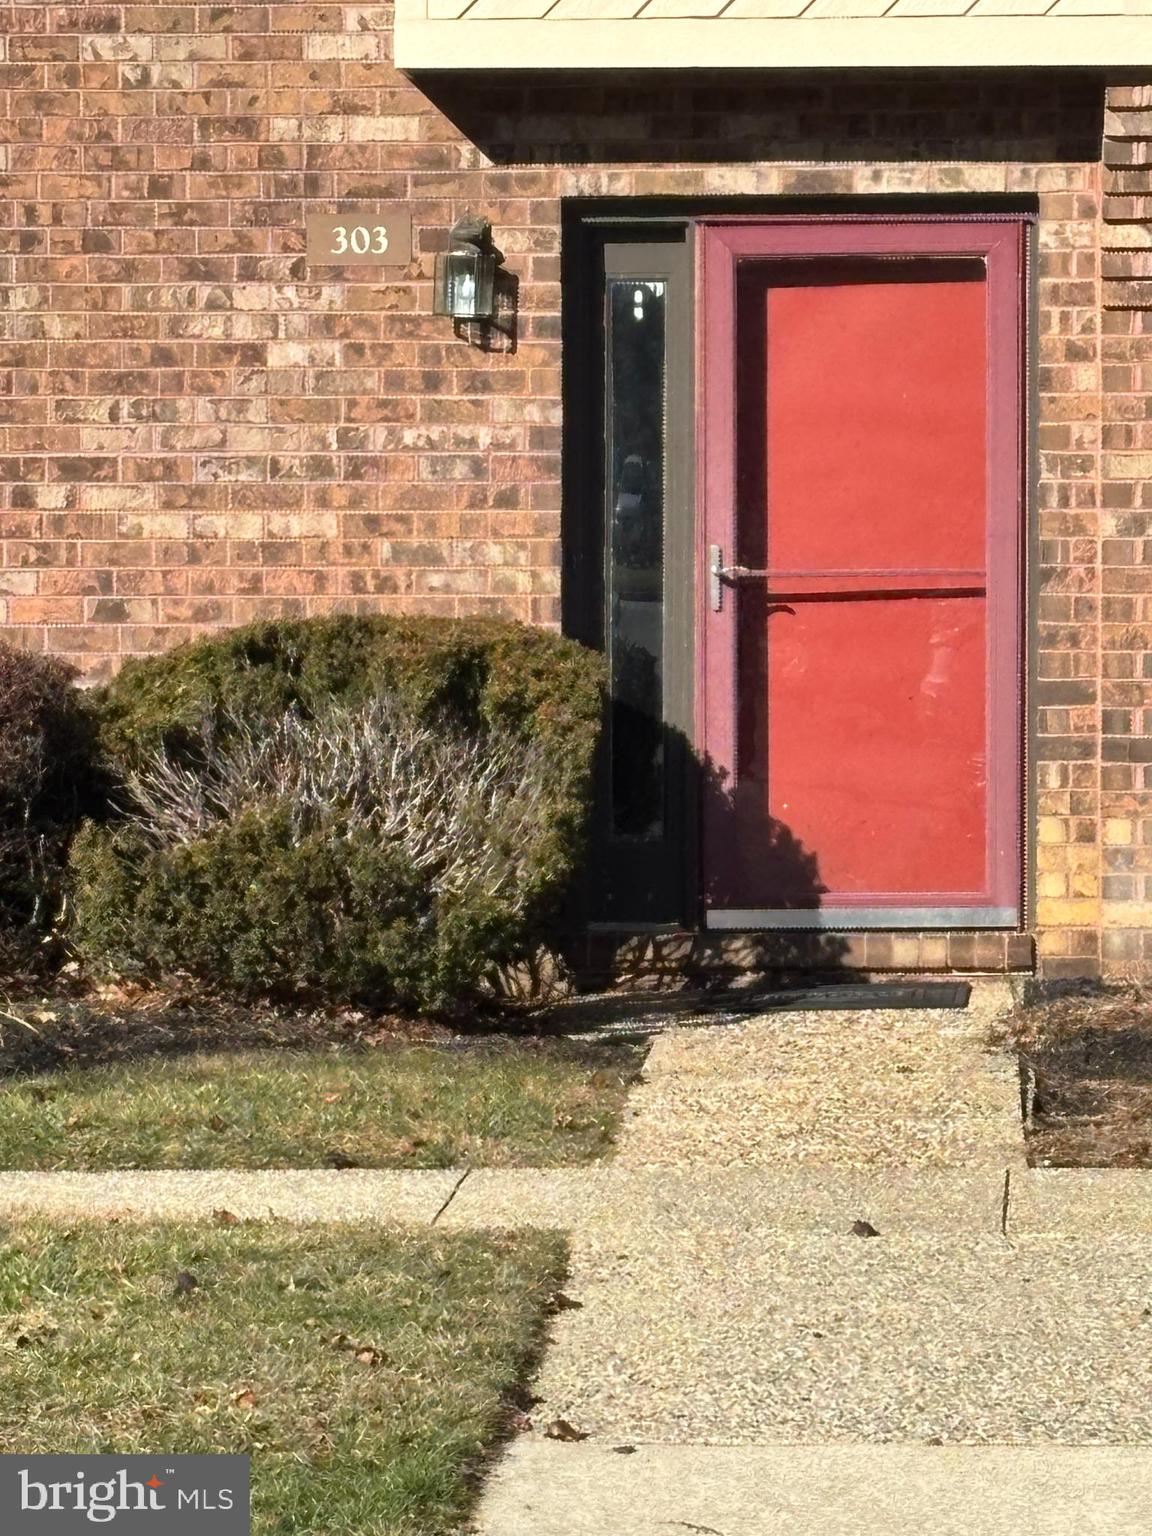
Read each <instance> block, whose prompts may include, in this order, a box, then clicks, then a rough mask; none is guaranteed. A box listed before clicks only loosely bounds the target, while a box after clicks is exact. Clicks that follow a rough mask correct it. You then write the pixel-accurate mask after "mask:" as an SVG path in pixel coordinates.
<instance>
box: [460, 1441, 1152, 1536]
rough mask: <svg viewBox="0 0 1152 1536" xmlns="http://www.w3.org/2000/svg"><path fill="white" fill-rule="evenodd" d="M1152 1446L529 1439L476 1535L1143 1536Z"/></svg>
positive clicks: (513, 1457) (1150, 1495)
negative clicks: (623, 1445)
mask: <svg viewBox="0 0 1152 1536" xmlns="http://www.w3.org/2000/svg"><path fill="white" fill-rule="evenodd" d="M1148 1465H1149V1458H1148V1452H1147V1450H1146V1449H1142V1448H1141V1449H1134V1448H1130V1449H1107V1450H1071V1449H1062V1450H1060V1451H1059V1452H1057V1453H1054V1452H1052V1451H1049V1450H1043V1449H1036V1450H1026V1449H1016V1448H1011V1447H987V1448H984V1447H981V1448H969V1447H961V1446H944V1447H928V1448H924V1447H920V1446H905V1445H883V1446H879V1445H877V1446H873V1445H869V1446H811V1445H807V1446H788V1447H763V1446H738V1447H736V1446H726V1447H715V1446H713V1447H708V1448H707V1449H703V1450H702V1449H700V1448H698V1447H694V1446H674V1447H667V1446H654V1445H645V1446H639V1447H636V1448H635V1449H634V1450H633V1451H631V1452H627V1451H626V1450H625V1451H623V1452H622V1451H621V1450H614V1449H613V1448H611V1447H608V1446H599V1445H590V1444H588V1445H555V1444H553V1443H552V1442H550V1441H535V1440H532V1439H528V1438H525V1439H521V1440H520V1441H518V1442H517V1444H516V1445H515V1446H514V1447H513V1449H512V1451H511V1452H510V1453H509V1455H508V1457H507V1458H506V1460H505V1461H504V1464H503V1465H502V1467H501V1468H500V1469H499V1471H498V1472H497V1473H496V1476H495V1477H494V1478H493V1480H492V1483H491V1485H490V1488H489V1493H488V1496H487V1498H486V1500H485V1503H484V1512H483V1516H482V1519H481V1521H480V1524H479V1531H480V1533H481V1536H692V1533H696V1536H1147V1533H1148V1531H1149V1530H1152V1477H1149V1475H1148Z"/></svg>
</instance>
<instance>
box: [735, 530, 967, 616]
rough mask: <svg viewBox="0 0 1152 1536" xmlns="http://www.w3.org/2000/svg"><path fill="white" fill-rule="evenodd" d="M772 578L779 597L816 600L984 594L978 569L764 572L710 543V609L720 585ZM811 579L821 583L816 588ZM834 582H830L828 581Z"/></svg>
mask: <svg viewBox="0 0 1152 1536" xmlns="http://www.w3.org/2000/svg"><path fill="white" fill-rule="evenodd" d="M769 577H774V578H775V585H776V586H777V588H778V590H777V591H776V592H775V593H774V594H770V595H771V596H775V598H776V599H777V600H778V601H780V602H785V601H787V602H797V601H808V602H816V601H820V600H823V599H827V598H830V597H840V598H845V597H856V598H864V597H884V598H896V597H984V596H985V595H986V593H987V577H986V575H985V573H984V572H983V571H979V570H910V569H909V570H895V569H887V570H882V571H865V570H853V571H763V570H757V569H756V568H755V567H754V566H750V565H725V564H724V551H723V549H722V548H721V547H720V545H719V544H710V545H709V546H708V599H709V603H710V605H711V608H712V612H713V613H719V612H720V611H721V608H722V607H723V603H724V586H725V584H727V585H729V586H735V585H737V583H739V582H741V581H758V580H759V581H764V580H766V579H767V578H769ZM813 582H819V583H822V585H821V586H818V587H814V586H813V585H811V583H813ZM830 582H831V583H833V585H832V586H831V587H830V586H829V585H828V583H830Z"/></svg>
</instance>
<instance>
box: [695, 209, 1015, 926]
mask: <svg viewBox="0 0 1152 1536" xmlns="http://www.w3.org/2000/svg"><path fill="white" fill-rule="evenodd" d="M1024 233H1025V232H1024V226H1023V224H1022V223H1021V222H1019V221H1013V220H1005V221H1003V222H999V221H980V222H967V221H959V220H957V221H940V222H929V221H915V220H913V221H906V222H903V223H901V222H888V223H879V222H877V223H873V222H871V221H867V220H862V221H859V222H846V221H845V222H832V221H828V222H825V221H819V220H807V221H803V220H801V221H792V222H789V221H781V222H779V223H744V224H734V223H733V224H720V225H713V226H707V227H705V229H704V231H703V245H704V255H703V259H704V276H703V285H704V303H703V306H702V314H703V323H704V335H703V338H702V342H703V347H702V356H703V375H702V387H703V404H702V413H703V421H702V440H703V449H704V466H703V481H702V485H703V504H704V505H703V520H702V521H703V540H702V542H703V545H704V547H703V549H702V550H701V551H700V554H701V560H702V564H703V566H704V569H705V579H704V580H703V582H702V583H701V586H702V602H701V605H700V607H701V616H700V646H699V653H700V666H701V671H702V676H701V685H702V686H701V716H702V718H701V726H702V731H703V741H704V747H705V755H706V759H707V766H706V772H705V781H706V782H705V806H704V890H705V907H706V913H707V921H708V924H709V926H711V927H717V928H758V927H778V928H799V927H842V928H901V927H908V928H910V927H916V928H920V927H934V926H935V927H990V926H1001V927H1004V926H1014V925H1015V924H1016V923H1017V922H1018V920H1019V915H1020V912H1019V899H1020V889H1021V869H1020V836H1019V828H1020V802H1019V780H1020V771H1019V754H1020V746H1019V736H1020V731H1019V721H1020V688H1021V676H1022V668H1021V652H1020V641H1019V627H1020V626H1019V623H1018V606H1019V564H1020V553H1019V551H1020V528H1021V503H1022V485H1023V473H1022V455H1023V449H1022V431H1021V411H1022V406H1021V396H1022V389H1021V381H1022V372H1023V364H1022V359H1023V346H1022V324H1023V321H1022V314H1023V306H1022V292H1023V283H1022V265H1023V262H1022V253H1023V248H1024Z"/></svg>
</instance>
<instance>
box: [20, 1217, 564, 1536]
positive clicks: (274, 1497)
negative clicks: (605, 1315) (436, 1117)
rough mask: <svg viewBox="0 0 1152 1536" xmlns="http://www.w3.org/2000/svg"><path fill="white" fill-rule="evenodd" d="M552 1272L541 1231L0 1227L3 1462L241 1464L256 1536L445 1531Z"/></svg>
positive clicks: (517, 1370)
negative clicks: (96, 1458) (83, 1459)
mask: <svg viewBox="0 0 1152 1536" xmlns="http://www.w3.org/2000/svg"><path fill="white" fill-rule="evenodd" d="M563 1271H564V1252H563V1243H562V1241H561V1239H560V1238H559V1237H558V1236H556V1235H555V1234H550V1233H523V1234H498V1235H484V1236H481V1235H475V1234H468V1233H462V1234H449V1233H438V1232H430V1231H426V1230H425V1231H421V1232H404V1233H398V1232H396V1231H389V1230H383V1229H381V1228H378V1227H366V1226H361V1227H349V1226H325V1227H323V1228H319V1227H289V1226H271V1225H267V1224H264V1223H258V1222H241V1223H238V1224H236V1225H229V1226H212V1225H207V1224H191V1225H187V1224H159V1225H149V1226H135V1225H130V1224H123V1225H115V1226H109V1225H107V1224H97V1223H88V1222H84V1223H76V1224H74V1225H73V1226H71V1227H68V1228H61V1227H59V1226H52V1225H49V1224H46V1223H37V1222H27V1223H25V1222H21V1223H19V1224H17V1225H11V1226H8V1227H6V1228H3V1229H0V1358H2V1364H0V1452H5V1453H8V1452H19V1453H25V1454H28V1453H34V1452H39V1451H71V1452H84V1451H91V1452H112V1453H120V1454H125V1453H129V1452H137V1451H138V1452H145V1451H146V1452H163V1451H174V1452H241V1453H247V1454H249V1455H251V1457H252V1489H253V1513H254V1520H253V1530H254V1531H255V1532H258V1533H262V1536H269V1533H273V1532H275V1533H289V1532H292V1533H300V1536H304V1533H307V1536H322V1533H324V1536H446V1533H448V1532H455V1531H457V1530H458V1529H459V1527H460V1522H461V1521H462V1520H463V1519H464V1518H465V1516H466V1514H467V1512H468V1509H469V1506H470V1504H471V1502H472V1498H473V1495H474V1492H475V1484H476V1480H477V1474H478V1472H479V1470H480V1469H481V1468H482V1466H483V1464H484V1462H485V1458H486V1456H487V1455H488V1454H489V1452H490V1451H491V1450H492V1448H493V1447H494V1446H495V1445H496V1444H497V1443H498V1442H499V1441H500V1439H501V1438H502V1437H503V1436H505V1435H506V1434H507V1433H508V1431H509V1426H510V1424H511V1422H512V1418H513V1413H514V1409H513V1407H512V1401H513V1399H514V1398H516V1397H518V1396H521V1395H522V1392H523V1385H522V1384H523V1382H524V1380H525V1377H526V1373H528V1372H530V1370H531V1368H532V1366H533V1363H534V1360H535V1357H536V1355H537V1353H538V1351H539V1349H540V1347H541V1343H542V1339H543V1335H544V1329H545V1324H546V1318H547V1317H548V1315H549V1314H550V1311H551V1310H552V1309H553V1298H554V1297H555V1295H556V1292H557V1288H558V1286H559V1283H560V1281H561V1279H562V1275H563ZM178 1277H183V1278H182V1280H181V1281H180V1283H178ZM192 1282H194V1284H193V1283H192ZM517 1389H519V1392H518V1391H517Z"/></svg>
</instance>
